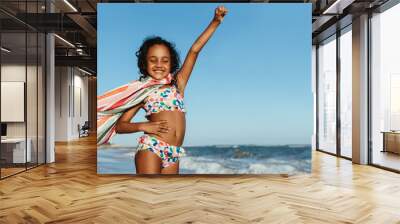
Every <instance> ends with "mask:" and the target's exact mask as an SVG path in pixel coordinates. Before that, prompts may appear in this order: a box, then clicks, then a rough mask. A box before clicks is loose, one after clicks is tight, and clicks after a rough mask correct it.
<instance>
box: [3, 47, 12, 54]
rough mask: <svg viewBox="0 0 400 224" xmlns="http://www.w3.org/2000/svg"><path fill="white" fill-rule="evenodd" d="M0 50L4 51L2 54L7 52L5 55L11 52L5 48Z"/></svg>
mask: <svg viewBox="0 0 400 224" xmlns="http://www.w3.org/2000/svg"><path fill="white" fill-rule="evenodd" d="M1 50H2V51H4V52H7V53H10V52H11V50H9V49H7V48H5V47H1Z"/></svg>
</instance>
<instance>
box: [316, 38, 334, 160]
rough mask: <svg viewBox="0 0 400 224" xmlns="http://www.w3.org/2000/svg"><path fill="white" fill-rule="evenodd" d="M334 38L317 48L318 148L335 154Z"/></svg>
mask: <svg viewBox="0 0 400 224" xmlns="http://www.w3.org/2000/svg"><path fill="white" fill-rule="evenodd" d="M335 38H336V37H335V36H333V37H331V38H330V40H328V41H326V42H325V43H323V44H321V45H320V46H319V48H318V116H319V122H318V123H319V124H318V148H319V149H321V150H324V151H327V152H331V153H336V39H335Z"/></svg>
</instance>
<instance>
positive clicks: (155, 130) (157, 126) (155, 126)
mask: <svg viewBox="0 0 400 224" xmlns="http://www.w3.org/2000/svg"><path fill="white" fill-rule="evenodd" d="M169 130H170V128H169V127H168V122H167V121H165V120H164V121H152V122H148V123H146V125H145V126H144V127H143V131H144V132H146V133H150V134H156V135H160V134H163V133H168V131H169Z"/></svg>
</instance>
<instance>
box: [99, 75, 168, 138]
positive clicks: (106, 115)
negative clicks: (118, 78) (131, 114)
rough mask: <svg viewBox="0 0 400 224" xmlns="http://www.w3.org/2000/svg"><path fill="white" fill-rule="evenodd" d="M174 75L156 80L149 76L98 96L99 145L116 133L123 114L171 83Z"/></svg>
mask: <svg viewBox="0 0 400 224" xmlns="http://www.w3.org/2000/svg"><path fill="white" fill-rule="evenodd" d="M171 80H172V75H171V74H169V75H168V76H167V77H166V78H164V79H161V80H156V79H153V78H151V77H150V76H148V77H147V78H145V79H143V80H136V81H133V82H131V83H129V84H125V85H122V86H120V87H117V88H115V89H113V90H110V91H108V92H106V93H104V94H103V95H101V96H98V97H97V145H101V144H105V143H108V142H109V141H110V140H111V138H112V137H113V136H114V135H115V124H116V123H117V121H118V119H119V118H120V117H121V116H122V114H123V113H124V112H125V111H126V110H128V109H130V108H132V107H133V106H135V105H137V104H139V103H140V102H142V101H143V100H144V99H145V98H146V97H147V96H148V95H149V94H150V93H151V92H153V91H154V90H156V89H158V88H160V87H161V86H162V85H164V84H169V83H171Z"/></svg>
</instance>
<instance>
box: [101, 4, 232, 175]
mask: <svg viewBox="0 0 400 224" xmlns="http://www.w3.org/2000/svg"><path fill="white" fill-rule="evenodd" d="M227 12H228V11H227V9H226V8H224V7H223V6H219V7H217V8H216V9H215V14H214V18H213V19H212V21H211V22H210V24H209V25H208V27H207V28H206V30H205V31H204V32H203V33H202V34H201V35H200V36H199V37H198V38H197V40H196V41H195V42H194V44H193V45H192V47H191V48H190V50H189V52H188V54H187V56H186V58H185V61H184V63H183V65H182V67H181V68H179V56H178V54H177V52H176V50H175V48H174V46H173V45H172V44H171V43H169V42H168V41H166V40H164V39H162V38H160V37H152V38H147V39H146V40H145V41H144V42H143V44H142V46H141V47H140V49H139V50H138V51H137V52H136V56H137V57H138V67H139V70H140V73H141V74H142V76H141V77H140V80H139V81H135V82H133V83H131V84H127V85H124V86H122V87H120V88H117V89H114V90H112V91H109V92H107V93H105V94H104V95H102V96H99V97H98V121H97V123H98V134H97V141H98V144H103V143H107V142H108V141H109V139H110V138H111V137H112V136H113V135H114V134H115V133H134V132H141V131H143V132H144V135H143V136H141V137H140V138H139V139H138V140H139V142H138V148H137V152H136V154H135V164H136V173H137V174H160V173H161V174H178V173H179V158H180V157H181V156H183V155H184V153H185V150H184V149H183V148H182V147H181V146H182V143H183V139H184V137H185V126H186V124H185V105H184V102H183V96H184V92H185V88H186V84H187V82H188V80H189V77H190V74H191V73H192V70H193V67H194V65H195V63H196V59H197V56H198V54H199V53H200V51H201V49H202V48H203V46H204V45H205V44H206V43H207V41H208V40H209V39H210V37H211V36H212V34H213V33H214V31H215V30H216V29H217V28H218V26H219V25H220V23H221V22H222V20H223V18H224V16H225V15H226V14H227ZM141 108H143V109H144V110H145V111H146V118H147V119H148V122H137V123H132V122H131V119H132V118H133V117H134V116H135V114H136V113H137V112H138V111H139V109H141Z"/></svg>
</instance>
